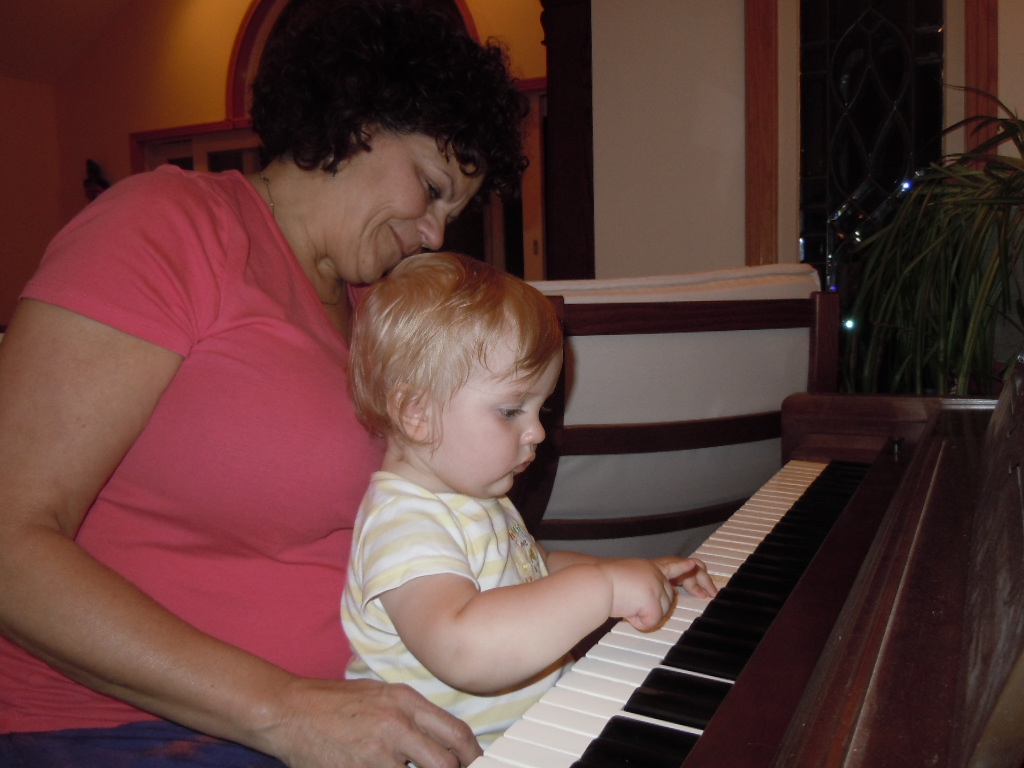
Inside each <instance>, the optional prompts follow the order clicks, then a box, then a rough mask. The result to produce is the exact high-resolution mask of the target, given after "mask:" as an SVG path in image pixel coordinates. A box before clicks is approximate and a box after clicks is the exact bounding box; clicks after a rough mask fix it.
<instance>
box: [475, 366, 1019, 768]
mask: <svg viewBox="0 0 1024 768" xmlns="http://www.w3.org/2000/svg"><path fill="white" fill-rule="evenodd" d="M783 461H784V465H783V467H782V469H781V470H780V472H779V473H778V474H777V475H776V476H775V477H774V478H773V479H772V480H771V481H769V483H767V484H766V485H765V486H764V487H763V488H762V489H760V490H759V491H758V492H757V493H756V494H754V496H752V497H751V499H750V500H749V501H748V502H747V504H746V505H744V507H743V508H742V509H741V510H739V511H738V512H737V513H736V514H735V515H733V516H732V517H731V518H730V519H729V520H728V521H727V522H726V523H724V524H723V525H722V526H721V527H720V528H719V530H718V531H716V533H715V534H714V535H713V536H712V537H710V538H709V539H708V540H707V541H706V542H705V543H704V544H703V545H702V546H701V547H700V548H699V549H698V551H697V552H695V553H694V554H695V556H697V557H702V558H703V559H704V560H705V561H706V562H708V564H709V570H710V571H712V573H713V574H714V575H715V578H716V580H719V582H720V584H721V585H723V589H722V591H721V593H720V595H719V597H718V598H715V599H714V600H711V601H706V600H695V599H693V598H690V597H688V596H685V595H683V596H680V598H679V601H678V605H677V607H676V609H675V611H674V613H673V615H672V616H671V617H670V618H669V619H668V620H667V621H666V622H665V623H664V625H663V626H662V627H661V628H659V629H658V630H656V631H654V632H652V633H640V632H637V631H636V630H634V629H632V628H631V627H629V625H628V624H625V623H624V622H621V623H619V624H617V625H615V626H614V627H613V628H612V629H611V630H610V631H609V632H608V633H607V634H606V635H605V636H604V637H602V638H601V639H600V640H599V641H598V642H597V644H596V645H594V646H593V647H592V648H591V649H590V650H589V651H588V652H587V654H586V655H585V656H584V657H583V658H581V659H580V660H579V661H578V662H577V663H576V664H575V666H574V667H573V669H572V671H571V672H570V673H568V674H567V675H566V677H565V678H564V679H563V681H561V682H560V683H559V685H558V686H557V687H556V688H555V689H553V690H552V691H550V692H549V693H548V694H547V695H546V696H545V697H544V698H543V699H542V700H541V701H540V702H538V703H537V704H536V705H535V706H534V707H533V708H531V710H530V711H528V712H527V713H526V715H525V716H524V717H523V718H522V720H520V721H519V722H517V723H516V724H515V725H513V726H512V727H511V728H510V729H509V730H508V732H506V734H505V735H504V736H502V737H501V738H499V739H498V740H497V741H496V742H495V743H494V744H493V745H491V747H490V748H488V750H487V751H486V752H485V754H484V756H483V757H481V758H479V759H478V760H477V761H476V762H474V763H473V766H472V768H509V766H518V768H570V767H571V766H575V768H605V767H606V766H607V767H610V766H626V765H635V766H643V768H660V766H668V767H670V768H677V767H680V768H745V767H746V766H751V767H755V766H756V767H764V768H767V767H768V766H772V767H773V768H797V767H798V766H799V767H804V766H807V767H814V768H818V767H819V766H837V767H839V766H842V767H843V768H854V767H857V768H860V767H863V768H878V767H884V766H894V767H895V766H899V767H900V768H905V767H906V766H929V767H933V766H934V767H935V768H962V767H964V766H970V767H972V768H983V767H984V768H1024V476H1022V463H1024V366H1022V365H1018V366H1017V369H1016V370H1015V372H1014V375H1013V378H1012V380H1010V381H1008V382H1007V384H1006V385H1005V386H1004V388H1003V392H1002V395H1001V397H1000V399H999V400H998V401H994V400H980V399H955V398H941V397H934V398H928V397H923V398H922V397H890V396H862V395H835V394H822V395H818V394H800V395H794V396H792V397H790V398H788V399H787V400H786V402H785V403H784V405H783ZM837 473H838V476H839V477H840V478H841V485H842V486H843V489H842V490H840V491H839V492H838V493H839V497H838V500H837V501H828V502H826V503H824V504H823V503H822V502H821V501H819V500H817V499H815V500H814V501H810V500H809V499H807V498H806V495H807V494H810V495H812V496H813V495H815V493H816V491H815V489H819V491H820V486H821V485H822V484H824V485H829V483H832V479H830V478H834V476H836V474H837ZM828 493H829V494H833V493H834V492H833V491H832V490H829V491H828ZM830 498H832V497H830ZM808 505H809V506H810V507H811V508H812V509H815V508H819V509H820V508H825V507H829V506H832V507H836V509H835V511H834V513H833V512H828V513H827V514H826V517H827V518H828V521H827V524H825V525H823V526H822V525H817V527H818V528H823V530H822V532H821V534H820V541H817V542H816V543H814V544H813V545H812V546H809V545H808V544H807V543H806V542H804V541H803V539H802V537H803V535H804V534H803V533H802V532H800V533H794V532H793V531H794V526H799V525H800V524H799V523H798V522H794V520H793V519H792V517H793V515H794V514H795V515H796V516H797V517H798V518H799V517H802V516H803V515H804V514H805V512H804V511H801V510H804V509H806V508H807V506H808ZM791 538H793V539H795V541H796V544H795V553H794V552H793V551H790V550H789V549H787V547H786V542H787V540H789V539H791ZM766 552H767V553H768V554H766ZM802 553H806V554H802ZM766 558H767V559H768V562H767V563H765V559H766ZM773 561H777V564H778V565H780V566H786V567H789V565H790V564H791V562H792V561H796V562H797V566H796V567H797V569H798V573H797V574H796V576H794V577H792V578H790V579H789V583H788V584H785V582H786V580H787V579H786V577H784V576H779V575H778V574H774V573H772V568H773V566H774V564H775V563H773ZM750 572H753V573H755V574H758V575H760V576H763V577H765V578H766V579H767V584H768V585H769V586H764V587H763V586H760V585H759V584H758V583H757V582H753V583H752V582H749V581H748V578H749V576H750ZM751 584H753V586H752V585H751ZM772 584H776V585H777V586H778V585H783V584H785V586H780V589H781V590H782V594H780V592H779V589H776V588H775V587H773V586H771V585H772ZM735 586H738V587H739V591H740V593H741V594H743V595H744V597H743V598H741V602H746V603H747V604H748V605H747V607H748V608H749V607H750V604H753V605H754V608H753V613H752V614H751V613H749V612H748V613H747V614H744V615H743V616H742V617H741V618H740V619H739V622H740V623H739V625H735V626H732V627H729V625H730V623H732V618H733V617H732V616H731V615H730V610H729V609H728V606H727V605H716V603H718V602H719V601H720V600H721V599H722V598H723V596H725V595H728V594H729V592H730V591H731V590H732V589H733V587H735ZM734 600H735V598H727V599H726V600H725V601H724V603H731V602H733V601H734ZM761 614H765V616H762V615H761ZM723 627H725V628H724V629H723ZM719 631H721V632H725V633H726V634H716V632H719ZM693 659H696V661H695V662H694V661H693ZM682 678H686V679H685V680H683V681H682V682H679V681H680V680H681V679H682ZM666 681H667V682H666ZM666 688H667V692H666V690H665V689H666ZM637 702H639V703H637Z"/></svg>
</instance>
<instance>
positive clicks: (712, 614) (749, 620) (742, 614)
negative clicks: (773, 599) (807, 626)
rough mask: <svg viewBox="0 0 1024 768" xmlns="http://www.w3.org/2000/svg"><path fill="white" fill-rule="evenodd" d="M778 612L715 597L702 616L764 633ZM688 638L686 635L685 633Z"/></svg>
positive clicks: (684, 634)
mask: <svg viewBox="0 0 1024 768" xmlns="http://www.w3.org/2000/svg"><path fill="white" fill-rule="evenodd" d="M776 613H777V612H776V611H774V610H772V609H771V608H767V607H764V606H758V605H750V604H748V603H741V602H733V601H732V600H728V599H720V598H719V597H715V599H714V600H712V601H711V602H710V603H708V605H707V607H706V608H705V609H704V611H703V613H702V614H701V616H707V617H708V618H709V619H715V620H717V621H722V622H725V623H726V624H734V625H736V626H738V627H740V626H742V627H750V628H751V629H753V630H757V631H764V630H766V629H768V627H769V626H770V625H771V623H772V622H773V621H774V620H775V614H776ZM683 636H684V637H685V636H686V633H685V632H684V633H683Z"/></svg>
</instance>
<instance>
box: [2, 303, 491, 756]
mask: <svg viewBox="0 0 1024 768" xmlns="http://www.w3.org/2000/svg"><path fill="white" fill-rule="evenodd" d="M180 363H181V358H180V357H179V356H178V355H176V354H174V353H172V352H169V351H168V350H166V349H163V348H161V347H158V346H156V345H153V344H150V343H148V342H145V341H142V340H140V339H138V338H136V337H133V336H130V335H128V334H125V333H121V332H119V331H117V330H114V329H112V328H110V327H108V326H105V325H103V324H100V323H97V322H95V321H93V320H90V319H88V318H85V317H83V316H81V315H77V314H75V313H73V312H69V311H67V310H63V309H60V308H58V307H55V306H52V305H49V304H45V303H41V302H37V301H24V302H22V304H21V305H20V306H19V308H18V310H17V312H16V315H15V318H14V320H13V321H12V323H11V325H10V327H9V328H8V333H7V335H6V336H5V338H4V341H3V344H2V345H0V583H2V584H3V585H4V588H3V589H2V590H0V630H2V631H3V633H4V634H5V635H6V636H7V637H9V638H11V639H12V640H14V641H15V642H17V643H18V644H20V645H22V646H23V647H25V648H26V649H27V650H29V651H30V652H31V653H33V654H35V655H37V656H39V657H41V658H42V659H44V660H45V661H47V662H48V663H50V664H51V665H53V666H54V667H56V668H57V669H59V670H61V671H62V672H64V673H65V674H67V675H68V676H69V677H71V678H73V679H75V680H77V681H79V682H81V683H83V684H85V685H87V686H89V687H91V688H94V689H96V690H98V691H101V692H103V693H106V694H109V695H111V696H114V697H116V698H120V699H123V700H125V701H127V702H129V703H131V704H134V705H135V706H138V707H140V708H142V709H145V710H148V711H150V712H153V713H155V714H157V715H159V716H161V717H165V718H168V719H171V720H174V721H176V722H179V723H182V724H184V725H187V726H190V727H192V728H195V729H197V730H200V731H202V732H205V733H209V734H211V735H214V736H219V737H222V738H227V739H231V740H234V741H237V742H240V743H243V744H246V745H249V746H251V747H253V748H255V749H258V750H261V751H263V752H267V753H269V754H272V755H275V756H277V757H279V758H281V759H282V760H284V761H285V762H287V763H289V764H290V765H293V766H321V765H323V766H326V765H342V766H345V765H362V764H374V765H376V764H381V765H389V764H390V765H395V766H401V765H403V764H404V763H405V761H406V760H410V759H412V760H414V761H415V762H416V763H417V764H419V765H422V766H438V767H440V766H455V765H457V764H458V761H459V759H460V758H461V760H462V762H463V763H467V764H468V762H469V761H470V760H471V759H472V758H473V756H475V754H478V753H479V748H478V747H477V746H476V745H475V742H474V741H473V740H472V736H471V734H470V732H469V729H468V728H466V727H465V726H463V725H461V724H459V723H458V722H457V721H455V720H454V719H452V718H450V717H449V716H447V715H446V714H445V713H443V712H441V711H440V710H438V709H436V708H434V707H432V706H431V705H429V704H427V702H425V701H424V700H422V699H421V698H420V697H418V696H416V695H414V694H412V692H411V691H409V690H408V689H403V688H400V687H398V686H392V687H388V686H383V685H376V684H370V685H358V684H352V683H344V682H327V681H312V680H304V679H301V678H297V677H295V676H294V675H291V674H289V673H287V672H285V671H284V670H281V669H280V668H278V667H276V666H274V665H271V664H269V663H267V662H265V661H263V660H261V659H259V658H257V657H255V656H252V655H251V654H248V653H246V652H243V651H241V650H239V649H237V648H234V647H232V646H229V645H227V644H225V643H222V642H220V641H217V640H215V639H213V638H211V637H209V636H207V635H205V634H203V633H201V632H199V631H198V630H196V629H195V628H193V627H191V626H190V625H188V624H186V623H184V622H183V621H181V620H179V619H178V618H177V617H175V616H174V615H172V614H170V613H169V612H167V611H165V610H164V609H163V608H162V607H160V606H159V605H158V604H156V603H155V602H154V601H152V600H151V599H149V598H148V597H147V596H146V595H144V594H143V593H142V592H141V591H139V590H138V589H136V588H135V587H134V586H133V585H132V584H130V583H128V582H127V581H125V580H124V579H123V578H121V577H120V576H119V575H117V574H116V573H114V572H113V571H111V570H110V569H108V568H106V567H105V566H104V565H102V564H100V563H99V562H97V561H96V560H94V559H93V558H92V557H90V556H89V555H88V554H87V553H86V552H85V551H84V550H82V549H81V548H80V547H78V546H77V545H76V544H75V542H74V540H73V538H74V536H75V534H76V532H77V531H78V528H79V526H80V525H81V523H82V521H83V519H84V517H85V514H86V511H87V510H88V508H89V506H90V505H91V503H92V501H93V499H94V498H95V496H96V495H97V493H98V492H99V490H100V488H101V487H102V485H103V483H104V482H105V481H106V478H107V477H109V475H110V473H111V472H112V471H113V470H114V468H115V467H116V466H117V464H118V462H119V461H120V460H121V458H122V457H123V456H124V454H125V452H126V451H127V450H128V448H129V447H130V446H131V444H132V443H133V442H134V440H135V439H136V437H137V436H138V435H139V433H140V432H141V431H142V430H143V429H144V428H145V426H146V423H147V421H148V419H149V417H150V415H151V413H152V412H153V409H154V408H155V406H156V403H157V401H158V400H159V399H160V396H161V395H162V393H163V391H164V389H165V388H166V387H167V385H168V383H169V382H170V381H171V379H172V378H173V377H174V375H175V373H176V372H177V370H178V367H179V366H180ZM353 726H355V727H353ZM448 748H451V749H452V750H453V751H454V754H453V753H451V752H449V751H448Z"/></svg>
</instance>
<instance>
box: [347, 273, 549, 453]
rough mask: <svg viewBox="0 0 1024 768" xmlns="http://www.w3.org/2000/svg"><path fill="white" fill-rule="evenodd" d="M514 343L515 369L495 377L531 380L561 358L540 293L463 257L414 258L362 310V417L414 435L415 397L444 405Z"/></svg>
mask: <svg viewBox="0 0 1024 768" xmlns="http://www.w3.org/2000/svg"><path fill="white" fill-rule="evenodd" d="M506 340H507V342H508V343H509V344H510V345H511V347H512V351H513V353H514V355H515V363H514V365H513V368H512V370H510V371H491V372H492V373H494V374H495V375H499V376H501V375H515V376H522V377H526V378H529V377H530V376H533V375H536V374H538V373H540V372H541V371H542V370H543V369H544V367H545V366H546V365H547V364H548V362H549V361H551V360H553V359H554V358H555V356H556V355H558V354H559V353H560V352H561V351H562V330H561V327H560V326H559V323H558V317H557V315H556V314H555V311H554V308H553V307H552V305H551V303H550V302H549V301H548V299H547V298H546V297H545V296H544V295H543V294H542V293H541V292H540V291H538V290H537V289H536V288H534V287H533V286H531V285H529V284H527V283H525V282H524V281H522V280H520V279H519V278H517V277H514V276H513V275H510V274H508V273H506V272H502V271H500V270H498V269H495V268H494V267H491V266H490V265H488V264H485V263H483V262H480V261H476V260H474V259H472V258H470V257H468V256H463V255H462V254H456V253H425V254H420V255H418V256H413V257H411V258H408V259H406V260H405V261H403V262H402V263H400V264H399V265H398V266H397V267H395V268H394V269H393V270H392V271H391V274H390V275H388V276H387V277H385V278H383V279H381V280H379V281H377V282H376V283H375V284H374V285H372V286H371V287H370V288H369V290H367V292H366V293H365V294H364V295H363V297H362V299H361V301H360V302H359V305H358V307H357V309H356V313H355V319H354V322H353V329H352V350H351V357H350V361H349V386H350V390H351V393H352V401H353V403H354V404H355V409H356V414H357V415H358V417H359V419H360V421H362V422H363V424H365V425H366V426H367V427H368V428H369V429H371V430H373V431H374V432H377V433H379V434H382V435H385V436H388V437H396V436H397V437H404V438H408V437H409V436H408V434H407V433H406V431H405V429H404V428H403V426H402V423H401V414H402V413H403V412H404V410H405V407H406V406H407V405H408V404H409V403H410V402H411V401H412V400H414V399H422V400H423V402H422V403H421V404H422V405H423V406H424V407H426V408H429V409H431V410H436V409H439V408H441V407H443V406H444V405H445V404H446V403H447V402H448V401H449V400H450V399H451V398H452V397H453V396H454V395H455V393H456V392H458V391H459V390H460V389H461V388H462V387H463V386H464V385H465V383H466V382H467V381H468V380H469V377H470V375H471V374H472V373H473V371H474V370H475V368H476V367H477V366H481V365H482V366H484V367H485V368H487V356H488V352H489V351H490V350H491V349H492V348H493V347H494V346H495V345H496V344H498V343H499V342H504V341H506ZM488 370H490V369H489V368H488ZM392 397H396V398H397V400H396V401H392V400H391V398H392ZM389 405H390V406H391V407H390V408H389Z"/></svg>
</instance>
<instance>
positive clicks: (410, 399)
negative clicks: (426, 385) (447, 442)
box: [388, 390, 430, 443]
mask: <svg viewBox="0 0 1024 768" xmlns="http://www.w3.org/2000/svg"><path fill="white" fill-rule="evenodd" d="M388 414H389V415H390V416H391V421H392V422H394V423H395V424H396V425H397V426H398V427H399V429H401V431H402V433H403V434H404V435H405V436H406V438H408V439H409V440H411V441H413V442H415V443H429V442H430V414H429V410H428V408H427V404H426V402H425V400H424V398H423V397H422V396H421V395H420V394H418V393H416V394H414V393H410V392H408V391H406V390H395V391H394V392H392V393H391V395H390V396H389V397H388Z"/></svg>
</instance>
